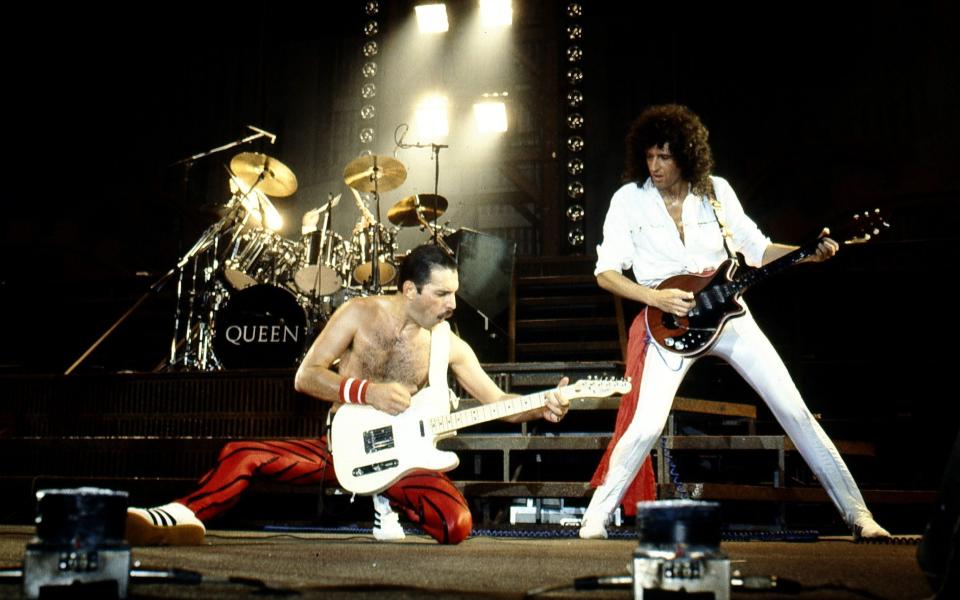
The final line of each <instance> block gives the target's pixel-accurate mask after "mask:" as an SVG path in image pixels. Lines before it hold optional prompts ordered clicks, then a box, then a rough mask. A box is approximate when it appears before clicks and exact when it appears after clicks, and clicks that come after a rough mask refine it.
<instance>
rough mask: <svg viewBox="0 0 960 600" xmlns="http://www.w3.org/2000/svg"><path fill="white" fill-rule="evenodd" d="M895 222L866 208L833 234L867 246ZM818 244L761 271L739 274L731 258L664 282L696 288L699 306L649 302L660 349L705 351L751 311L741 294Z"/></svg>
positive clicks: (662, 286) (686, 352)
mask: <svg viewBox="0 0 960 600" xmlns="http://www.w3.org/2000/svg"><path fill="white" fill-rule="evenodd" d="M889 226H890V225H889V224H888V223H886V222H885V221H884V220H883V217H881V216H880V209H876V210H874V211H872V212H871V211H865V212H863V213H858V214H856V215H854V216H853V220H852V221H851V222H850V223H849V224H848V225H846V226H845V227H841V228H838V229H837V230H836V232H835V233H831V235H830V237H831V238H833V239H835V240H837V241H838V242H840V243H842V244H862V243H865V242H867V241H869V240H870V239H871V238H872V237H874V236H876V235H878V234H879V233H880V232H881V231H882V230H884V229H886V228H888V227H889ZM831 232H833V229H831ZM818 242H819V239H816V240H813V241H811V242H809V243H807V244H804V245H803V246H800V247H799V248H797V249H796V250H794V251H793V252H790V253H789V254H785V255H784V256H781V257H780V258H778V259H777V260H775V261H773V262H771V263H769V264H767V265H764V266H763V267H760V268H758V269H750V270H744V271H743V272H738V271H739V269H738V265H737V261H735V260H734V259H727V260H725V261H723V262H722V263H721V264H720V266H719V267H717V270H716V271H714V272H713V273H710V274H708V275H677V276H675V277H670V278H669V279H665V280H663V282H661V283H660V285H658V286H657V289H661V290H663V289H671V288H672V289H680V290H686V291H688V292H693V294H694V300H695V301H696V304H695V305H694V307H693V309H692V310H691V311H690V312H689V313H688V314H687V315H686V316H685V317H678V316H676V315H671V314H669V313H665V312H663V311H662V310H660V309H659V308H654V307H653V306H648V307H647V328H648V329H649V331H650V336H651V337H653V339H654V340H655V341H656V342H657V344H658V345H659V346H660V347H662V348H664V349H665V350H669V351H670V352H673V353H676V354H679V355H681V356H699V355H701V354H703V353H705V352H706V351H708V350H709V349H710V347H711V346H713V344H714V342H716V341H717V338H718V337H720V332H721V331H723V326H724V325H725V324H726V322H727V321H729V320H730V319H734V318H736V317H739V316H741V315H743V314H744V313H745V312H746V310H745V309H744V308H743V305H742V304H740V296H741V295H742V294H743V292H745V291H746V290H747V288H749V287H750V286H752V285H753V284H755V283H759V282H761V281H763V280H764V279H766V278H767V277H769V276H771V275H773V274H775V273H779V272H780V271H783V270H785V269H787V267H792V266H793V265H795V264H797V263H799V262H800V261H802V260H804V259H805V258H807V257H810V256H813V255H814V254H816V253H817V244H818Z"/></svg>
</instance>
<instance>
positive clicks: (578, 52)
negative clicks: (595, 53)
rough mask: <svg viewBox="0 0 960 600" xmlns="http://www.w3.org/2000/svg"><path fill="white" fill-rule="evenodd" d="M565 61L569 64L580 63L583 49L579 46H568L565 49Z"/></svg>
mask: <svg viewBox="0 0 960 600" xmlns="http://www.w3.org/2000/svg"><path fill="white" fill-rule="evenodd" d="M567 60H568V61H570V62H580V61H581V60H583V48H581V47H580V46H570V47H569V48H567Z"/></svg>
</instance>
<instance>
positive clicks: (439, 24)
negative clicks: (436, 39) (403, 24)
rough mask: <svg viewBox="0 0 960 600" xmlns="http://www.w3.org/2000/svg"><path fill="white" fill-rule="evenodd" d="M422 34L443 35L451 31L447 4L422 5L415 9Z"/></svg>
mask: <svg viewBox="0 0 960 600" xmlns="http://www.w3.org/2000/svg"><path fill="white" fill-rule="evenodd" d="M414 10H415V11H416V13H417V27H418V28H419V29H420V33H443V32H445V31H447V30H448V29H450V23H449V22H448V21H447V5H446V4H442V3H441V4H420V5H418V6H415V7H414Z"/></svg>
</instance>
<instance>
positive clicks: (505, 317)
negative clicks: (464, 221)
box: [445, 229, 517, 362]
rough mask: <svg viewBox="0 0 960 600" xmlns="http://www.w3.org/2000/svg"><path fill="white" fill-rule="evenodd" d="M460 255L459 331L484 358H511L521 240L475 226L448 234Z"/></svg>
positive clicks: (457, 256) (456, 317) (450, 243)
mask: <svg viewBox="0 0 960 600" xmlns="http://www.w3.org/2000/svg"><path fill="white" fill-rule="evenodd" d="M445 240H446V242H447V244H448V245H449V246H450V247H451V248H452V249H453V251H454V253H455V255H456V259H457V270H458V273H459V278H460V289H459V291H458V292H457V312H456V314H455V315H454V319H453V321H454V324H455V325H456V327H457V331H458V333H459V335H460V337H462V338H463V339H464V340H466V341H467V342H468V343H469V344H470V345H471V346H472V347H473V349H474V351H475V352H476V353H477V356H478V357H479V358H480V361H481V362H504V361H506V360H507V354H508V343H509V338H508V334H507V331H508V329H509V319H510V288H511V286H512V285H513V268H514V263H515V261H516V254H517V244H516V243H515V242H508V241H506V240H503V239H500V238H498V237H497V236H494V235H490V234H487V233H481V232H479V231H474V230H472V229H458V230H457V231H456V232H455V233H453V234H451V235H449V236H447V237H446V238H445Z"/></svg>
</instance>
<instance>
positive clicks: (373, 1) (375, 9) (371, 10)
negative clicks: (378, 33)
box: [363, 0, 380, 17]
mask: <svg viewBox="0 0 960 600" xmlns="http://www.w3.org/2000/svg"><path fill="white" fill-rule="evenodd" d="M363 9H364V11H365V12H366V13H367V14H368V15H370V16H371V17H372V16H373V15H375V14H377V13H379V12H380V3H379V2H377V0H370V2H367V3H366V5H364V7H363Z"/></svg>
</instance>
